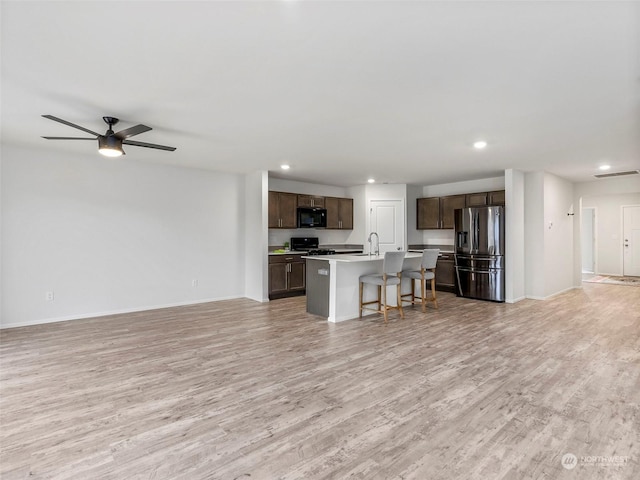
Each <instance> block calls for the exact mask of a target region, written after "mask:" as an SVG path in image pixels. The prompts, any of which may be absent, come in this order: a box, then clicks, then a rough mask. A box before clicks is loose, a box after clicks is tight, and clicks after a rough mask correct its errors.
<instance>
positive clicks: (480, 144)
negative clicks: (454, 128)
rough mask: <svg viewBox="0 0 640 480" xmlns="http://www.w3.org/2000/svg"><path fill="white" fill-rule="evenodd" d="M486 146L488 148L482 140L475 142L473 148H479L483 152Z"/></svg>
mask: <svg viewBox="0 0 640 480" xmlns="http://www.w3.org/2000/svg"><path fill="white" fill-rule="evenodd" d="M486 146H487V142H485V141H484V140H480V141H478V142H475V143H474V144H473V147H474V148H477V149H478V150H482V149H483V148H484V147H486Z"/></svg>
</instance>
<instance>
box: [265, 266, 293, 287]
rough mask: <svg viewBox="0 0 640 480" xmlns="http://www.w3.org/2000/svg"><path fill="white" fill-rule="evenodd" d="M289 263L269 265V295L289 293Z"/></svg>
mask: <svg viewBox="0 0 640 480" xmlns="http://www.w3.org/2000/svg"><path fill="white" fill-rule="evenodd" d="M288 266H289V264H288V263H272V264H270V265H269V295H271V294H273V293H284V292H286V291H287V271H288V270H289V267H288Z"/></svg>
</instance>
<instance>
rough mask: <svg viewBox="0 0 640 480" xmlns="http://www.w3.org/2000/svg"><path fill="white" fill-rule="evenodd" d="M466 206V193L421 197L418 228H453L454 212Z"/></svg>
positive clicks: (418, 204)
mask: <svg viewBox="0 0 640 480" xmlns="http://www.w3.org/2000/svg"><path fill="white" fill-rule="evenodd" d="M464 206H465V195H450V196H448V197H430V198H419V199H418V203H417V217H418V218H417V223H416V225H417V229H418V230H425V229H443V228H453V221H454V220H453V212H454V210H455V209H456V208H463V207H464Z"/></svg>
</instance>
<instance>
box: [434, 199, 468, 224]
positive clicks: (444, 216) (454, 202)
mask: <svg viewBox="0 0 640 480" xmlns="http://www.w3.org/2000/svg"><path fill="white" fill-rule="evenodd" d="M465 202H466V195H451V196H449V197H440V228H453V227H455V218H454V212H455V210H456V208H464V207H465V205H466V203H465Z"/></svg>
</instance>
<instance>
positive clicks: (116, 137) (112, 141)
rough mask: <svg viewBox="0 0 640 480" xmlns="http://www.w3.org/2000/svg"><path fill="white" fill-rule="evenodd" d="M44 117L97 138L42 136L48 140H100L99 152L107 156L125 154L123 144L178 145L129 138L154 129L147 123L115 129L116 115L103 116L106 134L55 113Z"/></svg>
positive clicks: (147, 146)
mask: <svg viewBox="0 0 640 480" xmlns="http://www.w3.org/2000/svg"><path fill="white" fill-rule="evenodd" d="M42 116H43V117H44V118H48V119H49V120H53V121H54V122H59V123H63V124H64V125H68V126H70V127H73V128H77V129H78V130H82V131H83V132H87V133H90V134H91V135H95V138H88V137H42V138H46V139H47V140H98V152H100V153H101V154H102V155H105V156H107V157H119V156H120V155H124V154H125V153H124V150H123V149H122V145H133V146H134V147H146V148H157V149H158V150H168V151H170V152H173V151H174V150H175V149H176V147H167V146H165V145H156V144H155V143H145V142H136V141H134V140H129V137H133V136H134V135H139V134H141V133H144V132H148V131H149V130H152V128H151V127H147V126H146V125H142V124H139V125H135V126H133V127H130V128H125V129H124V130H120V131H119V132H114V131H113V126H114V125H115V124H117V123H118V122H119V120H118V119H117V118H115V117H102V119H103V120H104V121H105V123H106V124H107V125H108V126H109V127H108V129H107V132H106V133H105V134H104V135H101V134H99V133H96V132H93V131H91V130H89V129H88V128H84V127H81V126H80V125H76V124H75V123H71V122H67V121H66V120H63V119H61V118H58V117H54V116H53V115H42Z"/></svg>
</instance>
